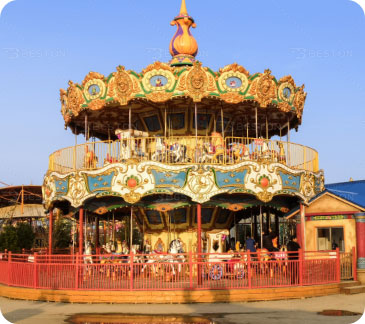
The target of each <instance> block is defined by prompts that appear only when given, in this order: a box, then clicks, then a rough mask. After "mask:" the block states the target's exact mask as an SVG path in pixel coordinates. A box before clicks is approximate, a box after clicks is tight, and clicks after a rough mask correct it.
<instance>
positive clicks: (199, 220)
mask: <svg viewBox="0 0 365 324" xmlns="http://www.w3.org/2000/svg"><path fill="white" fill-rule="evenodd" d="M196 218H197V225H198V233H197V234H198V235H197V239H198V242H197V248H198V251H197V252H198V257H197V260H198V262H199V261H201V258H202V255H201V253H202V205H201V204H198V205H197V206H196ZM201 279H202V276H201V267H200V266H199V264H198V283H201Z"/></svg>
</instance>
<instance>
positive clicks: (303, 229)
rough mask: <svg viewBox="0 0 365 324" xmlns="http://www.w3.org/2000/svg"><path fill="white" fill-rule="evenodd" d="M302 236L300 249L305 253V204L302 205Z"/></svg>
mask: <svg viewBox="0 0 365 324" xmlns="http://www.w3.org/2000/svg"><path fill="white" fill-rule="evenodd" d="M300 236H301V239H302V242H301V244H300V247H301V248H302V249H303V251H305V250H306V246H305V245H306V244H305V243H306V242H305V206H304V205H303V204H300Z"/></svg>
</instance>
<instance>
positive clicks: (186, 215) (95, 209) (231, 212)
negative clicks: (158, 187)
mask: <svg viewBox="0 0 365 324" xmlns="http://www.w3.org/2000/svg"><path fill="white" fill-rule="evenodd" d="M146 198H147V199H144V200H143V201H140V202H139V203H136V204H134V205H133V217H134V219H135V221H136V222H137V224H138V226H139V227H140V229H141V230H142V229H143V230H144V231H152V232H155V231H163V230H173V231H186V230H189V229H194V228H196V227H197V215H196V203H194V202H192V201H191V200H190V199H189V198H188V197H185V199H183V197H180V200H179V199H177V198H178V196H173V197H160V196H158V195H156V196H154V197H146ZM289 201H290V199H289V200H288V199H280V197H276V199H274V200H273V201H271V202H270V203H263V202H261V201H259V200H257V199H255V198H253V197H251V196H247V195H246V196H244V195H243V196H240V197H234V196H225V197H221V198H220V199H215V200H211V201H209V202H207V203H204V204H203V205H202V218H201V219H202V227H203V228H204V229H206V230H210V229H213V228H229V227H231V226H232V224H233V223H234V222H236V223H238V222H239V221H240V220H241V219H242V218H247V217H250V216H251V215H252V211H255V212H256V211H257V210H258V208H259V207H260V206H262V207H263V208H264V209H265V210H267V209H268V208H269V209H270V210H272V211H276V212H279V214H284V213H286V212H288V211H289V209H290V207H291V205H290V204H289ZM85 208H86V209H87V210H88V211H89V212H91V213H93V214H95V215H99V217H100V218H101V219H104V220H110V219H112V218H115V219H116V220H118V221H122V220H124V219H126V218H129V217H130V210H131V209H130V208H131V205H130V204H127V203H125V202H124V201H123V200H122V199H120V198H117V197H110V198H109V199H104V200H100V199H93V200H91V201H89V202H87V203H86V204H85ZM254 214H255V213H254Z"/></svg>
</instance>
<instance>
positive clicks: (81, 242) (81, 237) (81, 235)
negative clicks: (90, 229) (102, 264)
mask: <svg viewBox="0 0 365 324" xmlns="http://www.w3.org/2000/svg"><path fill="white" fill-rule="evenodd" d="M83 245H84V209H83V208H80V210H79V255H83V251H84V250H83Z"/></svg>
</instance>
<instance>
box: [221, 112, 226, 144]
mask: <svg viewBox="0 0 365 324" xmlns="http://www.w3.org/2000/svg"><path fill="white" fill-rule="evenodd" d="M223 114H224V113H223V105H222V106H221V123H222V137H223V142H224V135H225V134H224V115H223Z"/></svg>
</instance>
